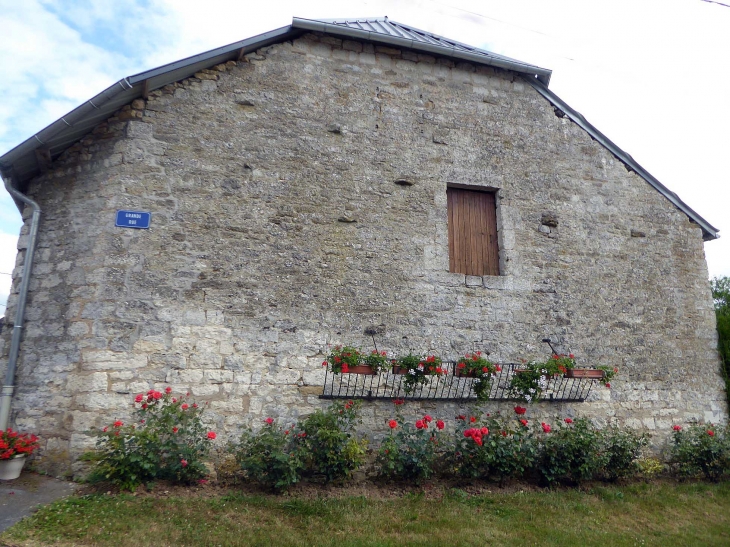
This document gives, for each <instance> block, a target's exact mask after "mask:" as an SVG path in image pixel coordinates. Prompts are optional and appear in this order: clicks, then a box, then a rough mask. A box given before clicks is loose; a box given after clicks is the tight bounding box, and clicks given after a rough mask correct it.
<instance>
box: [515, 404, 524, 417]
mask: <svg viewBox="0 0 730 547" xmlns="http://www.w3.org/2000/svg"><path fill="white" fill-rule="evenodd" d="M525 412H527V409H526V408H525V407H524V406H516V407H515V414H518V415H520V416H522V415H523V414H524V413H525Z"/></svg>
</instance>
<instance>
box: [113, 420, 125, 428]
mask: <svg viewBox="0 0 730 547" xmlns="http://www.w3.org/2000/svg"><path fill="white" fill-rule="evenodd" d="M123 425H124V423H123V422H121V421H119V420H117V421H116V422H114V427H122V426H123Z"/></svg>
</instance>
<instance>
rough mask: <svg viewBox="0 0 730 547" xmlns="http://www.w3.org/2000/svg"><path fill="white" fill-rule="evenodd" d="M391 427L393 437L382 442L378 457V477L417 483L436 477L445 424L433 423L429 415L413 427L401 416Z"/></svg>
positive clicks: (416, 422)
mask: <svg viewBox="0 0 730 547" xmlns="http://www.w3.org/2000/svg"><path fill="white" fill-rule="evenodd" d="M388 425H389V426H390V434H389V435H388V436H387V437H386V438H385V439H384V440H383V443H382V444H381V445H380V449H379V450H378V454H377V457H376V462H375V463H376V466H377V469H378V474H379V475H380V476H381V477H385V478H390V479H404V480H413V481H415V482H416V483H420V482H421V481H423V480H424V479H428V478H429V477H430V476H431V475H433V473H434V470H435V464H436V459H437V455H438V450H439V448H440V447H439V438H438V437H439V436H438V431H441V430H442V429H443V428H444V422H443V421H441V420H436V421H435V422H434V421H433V419H432V418H431V416H428V415H426V416H424V417H423V418H421V419H419V420H416V421H415V423H410V422H405V421H404V420H403V418H402V417H401V416H400V415H399V416H398V417H397V419H395V420H390V422H389V424H388Z"/></svg>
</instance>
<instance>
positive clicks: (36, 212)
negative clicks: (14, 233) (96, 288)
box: [0, 180, 41, 431]
mask: <svg viewBox="0 0 730 547" xmlns="http://www.w3.org/2000/svg"><path fill="white" fill-rule="evenodd" d="M4 182H5V189H6V190H7V191H8V193H9V194H10V195H11V196H13V197H14V198H17V199H19V200H20V201H22V202H23V203H25V204H26V205H30V206H31V207H32V208H33V219H32V220H31V223H30V241H29V242H28V248H27V249H26V251H25V261H24V263H23V277H22V279H21V281H20V291H19V293H18V307H17V308H16V310H15V323H14V324H13V334H12V338H11V339H10V355H9V356H8V368H7V371H6V373H5V383H4V384H3V387H2V391H0V431H4V430H6V429H7V428H8V421H9V420H10V402H11V400H12V398H13V390H14V388H15V386H14V385H13V384H14V382H15V366H16V364H17V362H18V352H19V351H20V335H21V332H22V329H23V320H24V318H25V300H26V297H27V296H28V284H29V283H30V272H31V270H32V269H33V254H34V253H35V245H36V239H37V238H38V224H39V222H40V219H41V208H40V207H39V206H38V204H37V203H36V202H35V201H33V200H32V199H30V198H29V197H28V196H26V195H24V194H21V193H20V192H19V191H17V190H16V189H15V188H13V187H12V186H11V185H10V184H9V183H8V181H7V180H4Z"/></svg>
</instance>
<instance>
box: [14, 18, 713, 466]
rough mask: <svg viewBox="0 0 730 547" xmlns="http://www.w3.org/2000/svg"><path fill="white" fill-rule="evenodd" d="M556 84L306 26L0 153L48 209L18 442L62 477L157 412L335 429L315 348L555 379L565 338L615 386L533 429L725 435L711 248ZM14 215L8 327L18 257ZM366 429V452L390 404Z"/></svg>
mask: <svg viewBox="0 0 730 547" xmlns="http://www.w3.org/2000/svg"><path fill="white" fill-rule="evenodd" d="M549 79H550V71H549V70H545V69H541V68H539V67H534V66H531V65H528V64H526V63H521V62H519V61H515V60H512V59H508V58H505V57H501V56H498V55H494V54H492V53H489V52H485V51H481V50H477V49H475V48H472V47H469V46H465V45H463V44H460V43H458V42H454V41H451V40H447V39H444V38H441V37H438V36H434V35H431V34H429V33H425V32H422V31H418V30H416V29H412V28H410V27H407V26H405V25H401V24H398V23H395V22H392V21H388V20H387V19H382V20H369V21H357V22H345V21H308V20H303V19H294V21H293V23H292V25H291V26H289V27H286V28H283V29H279V30H277V31H273V32H270V33H267V34H265V35H261V36H257V37H254V38H250V39H248V40H244V41H242V42H239V43H237V44H232V45H230V46H227V47H224V48H220V49H217V50H213V51H211V52H208V53H204V54H201V55H199V56H195V57H191V58H188V59H184V60H182V61H179V62H177V63H173V64H170V65H167V66H163V67H160V68H158V69H155V70H151V71H148V72H145V73H142V74H138V75H136V76H132V77H129V78H125V79H123V80H121V81H120V82H118V83H117V84H115V85H114V86H112V87H110V88H109V89H107V90H105V91H104V92H102V93H101V94H99V95H98V96H97V97H95V98H94V99H92V100H90V101H89V102H88V103H85V104H84V105H82V106H80V107H79V108H78V109H77V110H75V111H73V112H71V113H69V114H68V115H67V116H65V117H64V118H62V119H61V120H59V121H57V122H55V123H54V124H52V125H51V126H49V127H48V128H46V129H45V130H44V131H42V132H41V133H39V134H38V135H37V136H34V137H32V138H31V139H28V141H26V142H24V143H22V144H21V145H19V146H18V147H17V148H15V149H13V150H11V151H10V152H8V153H6V154H5V155H4V156H2V158H0V166H1V167H2V173H3V178H4V179H5V181H6V183H8V184H9V185H11V186H12V187H13V188H16V189H17V190H19V191H21V192H23V193H25V194H27V195H28V196H30V197H31V198H32V199H33V200H35V201H37V203H38V204H39V205H40V208H41V210H42V213H41V217H40V224H39V230H38V238H37V249H36V251H35V263H34V266H33V269H32V276H31V278H30V285H29V292H28V297H27V298H28V299H27V310H26V313H25V323H24V329H23V332H24V334H23V338H22V343H21V344H20V353H19V357H18V360H17V373H16V375H15V386H16V387H15V392H14V395H13V398H12V414H11V421H12V423H13V424H14V425H16V426H17V427H19V428H22V429H24V430H32V431H34V432H36V433H38V434H39V435H41V436H42V438H43V439H44V441H45V447H44V453H43V454H44V462H45V465H46V466H47V467H48V468H49V469H51V470H53V471H54V472H60V471H62V470H63V469H64V466H66V465H68V463H69V462H70V461H72V460H73V459H74V457H75V456H77V455H78V454H79V453H80V452H81V451H83V450H84V449H85V448H86V447H88V446H89V442H90V438H89V437H88V436H87V435H86V434H85V433H84V432H85V431H87V430H88V429H89V428H92V427H95V426H101V425H104V424H107V423H109V421H110V420H112V419H114V418H124V417H126V416H128V415H129V413H130V411H131V404H130V402H131V399H132V396H133V395H134V394H136V393H139V392H144V391H147V390H148V389H150V388H156V389H159V388H161V387H164V386H167V385H170V386H172V387H173V389H175V390H176V391H190V392H191V393H192V394H193V395H194V396H195V397H197V398H199V399H201V400H205V401H209V402H210V412H209V414H208V415H209V418H210V419H211V421H212V422H214V423H215V425H216V427H217V428H219V430H220V431H221V432H223V433H227V434H229V435H235V434H237V432H238V431H239V429H240V427H242V426H244V425H248V424H251V423H258V422H259V421H260V420H261V419H262V418H264V417H267V416H274V417H278V418H281V419H292V418H295V417H297V416H299V415H302V414H306V413H308V412H311V411H312V409H313V408H316V407H318V406H320V405H322V404H325V403H326V401H323V400H322V399H321V398H320V397H319V395H321V394H322V390H323V385H324V382H325V370H324V369H323V367H322V366H321V363H322V360H323V356H324V355H325V354H326V353H327V351H328V344H337V343H349V344H355V345H359V346H361V347H365V348H369V347H371V345H372V337H371V335H370V334H369V333H371V332H377V334H376V335H375V341H376V343H377V344H378V347H379V348H381V349H385V350H388V351H391V352H394V353H399V352H401V353H402V352H407V351H408V350H413V351H415V352H419V353H425V352H437V353H438V354H440V355H441V356H442V357H443V358H445V359H456V358H458V357H459V356H460V355H462V354H463V353H464V352H467V351H474V350H482V351H489V352H491V358H493V359H495V360H497V361H499V362H504V363H513V362H517V361H518V360H519V359H520V358H525V359H539V358H545V357H547V356H549V354H550V353H549V349H548V348H546V346H545V344H543V343H542V342H541V341H542V339H543V338H550V339H551V340H553V343H554V344H557V345H558V347H559V348H561V349H564V350H570V351H572V352H573V353H574V354H576V356H577V358H578V362H579V363H582V364H584V365H588V366H595V365H609V366H618V367H619V368H620V373H619V375H618V376H617V377H616V379H615V381H613V382H612V387H611V388H610V389H608V388H604V387H602V386H599V385H596V386H594V387H593V388H592V390H591V391H590V393H589V395H588V396H587V398H586V400H585V401H560V400H557V401H549V402H543V403H540V404H538V405H535V409H534V412H535V413H536V415H537V414H541V415H544V416H547V417H551V416H552V417H558V416H566V415H570V416H589V417H591V418H593V419H595V420H596V421H597V423H599V424H606V423H618V424H621V425H625V426H629V427H634V428H638V429H643V430H649V431H650V432H652V433H653V434H654V438H655V442H657V443H659V442H660V441H661V440H663V438H664V437H666V435H667V434H668V432H669V431H670V430H671V427H672V425H673V424H674V423H677V422H685V421H687V420H689V419H700V420H706V421H713V422H718V421H724V420H726V416H727V411H726V406H725V402H724V400H725V394H724V392H723V385H722V381H721V378H720V374H719V359H718V356H717V354H716V351H715V346H716V338H715V336H716V335H715V324H714V320H715V319H714V314H713V309H712V300H711V295H710V290H709V286H708V282H707V278H708V275H707V267H706V263H705V259H704V252H703V240H709V239H714V238H715V237H717V230H716V229H715V228H713V227H712V226H711V225H710V224H709V223H708V222H707V221H705V220H704V219H702V217H700V216H699V215H698V214H697V213H695V212H694V211H692V210H691V209H690V208H689V207H688V206H687V205H686V204H684V203H683V202H682V201H681V200H680V199H679V198H678V197H677V196H676V195H675V194H674V193H672V192H671V191H669V190H668V189H666V188H665V187H664V186H663V185H662V184H661V183H660V182H659V181H657V180H656V179H654V178H653V177H652V176H651V175H650V174H649V173H647V172H646V171H645V170H644V169H642V168H641V166H639V165H638V164H636V162H634V160H633V159H632V158H631V157H630V156H629V155H627V154H626V153H625V152H623V151H622V150H620V149H619V148H618V147H616V146H615V145H614V144H613V143H612V142H611V141H610V140H608V139H607V138H606V137H605V136H604V135H602V134H601V133H600V132H599V131H598V130H597V129H596V128H594V127H593V126H592V125H591V124H590V123H588V122H587V121H586V120H585V119H584V118H583V117H582V116H581V115H580V114H579V113H577V112H575V111H574V110H573V109H571V108H570V107H569V106H568V105H566V104H565V103H563V102H562V101H561V100H560V99H559V98H558V97H557V96H555V95H554V94H553V93H552V92H551V91H550V90H549V89H548V84H549ZM607 85H610V83H609V84H607ZM18 203H19V207H20V208H21V210H23V215H24V218H25V219H26V223H25V226H24V227H23V229H22V232H21V237H20V241H19V244H18V248H19V254H18V260H17V265H18V266H17V268H16V270H15V272H14V276H15V282H14V285H13V294H12V295H11V299H10V301H9V306H8V313H7V316H6V318H5V320H6V324H7V325H8V327H10V326H12V325H13V322H14V317H15V311H16V307H17V302H18V291H19V286H20V279H21V274H22V270H23V268H22V265H23V262H24V259H25V257H26V254H27V253H26V251H27V248H28V244H29V240H30V236H29V231H30V222H31V209H30V207H28V206H26V207H22V203H21V202H20V201H18ZM118 211H142V212H149V213H151V220H150V225H149V228H148V229H132V228H129V227H120V226H116V225H115V224H116V223H115V219H116V216H117V212H118ZM470 227H471V229H472V230H473V231H474V232H476V233H478V234H481V236H479V237H482V238H483V241H477V242H475V240H474V239H473V236H472V239H469V237H470V236H468V235H464V233H466V232H463V230H469V229H470ZM11 331H13V329H12V328H6V329H5V331H4V332H3V334H2V339H1V340H0V355H1V356H2V359H1V360H0V363H1V364H0V367H2V368H3V369H4V368H5V367H6V364H7V362H8V356H9V354H10V353H11V352H10V349H11V348H10V345H11V344H10V337H11ZM329 379H330V380H331V379H332V377H331V376H329ZM388 381H389V380H388ZM386 382H387V381H386ZM466 404H467V403H465V402H463V401H451V400H439V401H432V400H426V401H413V402H411V403H409V404H408V405H407V407H408V408H409V411H412V412H414V413H415V412H422V411H423V409H424V408H428V409H430V411H432V412H433V413H434V414H436V415H439V416H442V417H445V418H447V419H448V418H449V417H451V418H453V415H454V414H456V413H457V411H458V410H459V409H461V408H464V405H466ZM513 405H514V403H513V402H509V401H501V400H497V401H494V402H492V403H490V404H489V405H488V406H489V408H492V409H495V410H496V409H500V408H501V409H502V410H506V409H509V408H511V406H513ZM364 416H365V425H366V427H368V428H369V429H370V430H373V431H375V432H376V434H377V432H378V431H379V430H380V431H382V429H383V427H384V425H385V420H386V419H387V418H390V416H391V407H390V403H389V401H388V400H387V399H386V400H377V401H367V402H366V403H365V406H364Z"/></svg>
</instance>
